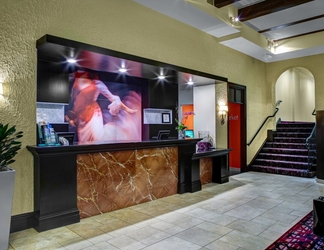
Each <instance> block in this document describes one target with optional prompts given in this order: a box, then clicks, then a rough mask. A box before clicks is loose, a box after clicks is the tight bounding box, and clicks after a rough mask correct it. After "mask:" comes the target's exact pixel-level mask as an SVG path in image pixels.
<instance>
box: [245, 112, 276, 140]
mask: <svg viewBox="0 0 324 250" xmlns="http://www.w3.org/2000/svg"><path fill="white" fill-rule="evenodd" d="M278 111H279V108H276V111H275V112H274V114H273V115H269V116H268V117H267V118H266V119H265V120H264V122H263V123H262V125H261V126H260V128H259V129H258V131H257V132H256V133H255V135H254V136H253V138H252V139H251V141H250V142H249V143H248V144H247V145H248V146H250V145H251V143H252V142H253V140H254V138H255V137H256V136H257V135H258V133H259V132H260V130H261V129H262V127H263V126H264V124H265V123H266V122H267V121H268V119H269V118H272V117H274V116H275V115H276V114H277V113H278Z"/></svg>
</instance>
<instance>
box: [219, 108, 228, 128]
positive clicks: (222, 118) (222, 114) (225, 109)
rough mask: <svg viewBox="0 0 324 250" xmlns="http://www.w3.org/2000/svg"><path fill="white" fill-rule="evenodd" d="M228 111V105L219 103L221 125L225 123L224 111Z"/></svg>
mask: <svg viewBox="0 0 324 250" xmlns="http://www.w3.org/2000/svg"><path fill="white" fill-rule="evenodd" d="M227 112H228V106H226V105H219V113H220V115H221V125H224V124H225V119H226V113H227Z"/></svg>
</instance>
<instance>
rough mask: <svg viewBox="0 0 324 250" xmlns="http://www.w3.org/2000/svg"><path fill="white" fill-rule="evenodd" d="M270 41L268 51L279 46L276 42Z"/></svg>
mask: <svg viewBox="0 0 324 250" xmlns="http://www.w3.org/2000/svg"><path fill="white" fill-rule="evenodd" d="M267 41H268V49H275V48H277V47H278V46H279V44H278V42H276V41H274V40H269V39H267Z"/></svg>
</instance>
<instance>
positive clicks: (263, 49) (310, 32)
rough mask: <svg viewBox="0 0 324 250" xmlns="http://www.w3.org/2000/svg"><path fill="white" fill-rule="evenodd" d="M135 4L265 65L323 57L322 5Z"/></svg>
mask: <svg viewBox="0 0 324 250" xmlns="http://www.w3.org/2000/svg"><path fill="white" fill-rule="evenodd" d="M133 1H135V2H137V3H139V4H142V5H144V6H146V7H148V8H151V9H153V10H155V11H157V12H160V13H162V14H164V15H167V16H169V17H171V18H174V19H176V20H178V21H180V22H183V23H186V24H187V25H190V26H192V27H195V28H197V29H199V30H201V31H204V32H206V33H208V34H210V35H212V36H215V37H216V38H217V39H218V42H219V43H220V44H223V45H224V46H227V47H230V48H232V49H234V50H237V51H240V52H242V53H244V54H247V55H249V56H251V57H254V58H256V59H258V60H261V61H264V62H274V61H281V60H286V59H292V58H297V57H304V56H309V55H316V54H321V53H324V0H133ZM236 17H238V18H239V20H238V21H236V20H235V18H236Z"/></svg>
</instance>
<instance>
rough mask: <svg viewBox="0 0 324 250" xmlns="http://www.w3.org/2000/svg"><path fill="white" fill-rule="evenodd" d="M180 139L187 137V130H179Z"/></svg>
mask: <svg viewBox="0 0 324 250" xmlns="http://www.w3.org/2000/svg"><path fill="white" fill-rule="evenodd" d="M178 139H186V130H184V129H183V130H178Z"/></svg>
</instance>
